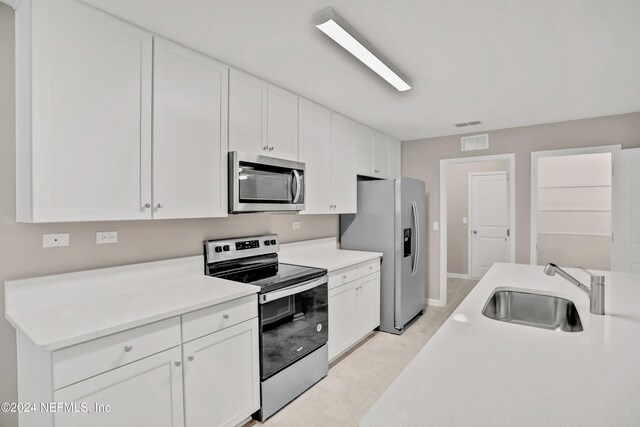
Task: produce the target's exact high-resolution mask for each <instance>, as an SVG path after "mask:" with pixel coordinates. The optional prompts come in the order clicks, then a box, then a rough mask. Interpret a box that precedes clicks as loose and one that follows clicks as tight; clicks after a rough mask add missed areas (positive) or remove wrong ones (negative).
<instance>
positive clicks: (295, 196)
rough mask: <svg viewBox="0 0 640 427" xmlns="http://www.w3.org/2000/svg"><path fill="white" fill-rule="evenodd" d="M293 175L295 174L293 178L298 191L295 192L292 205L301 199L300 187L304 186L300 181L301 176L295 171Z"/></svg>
mask: <svg viewBox="0 0 640 427" xmlns="http://www.w3.org/2000/svg"><path fill="white" fill-rule="evenodd" d="M292 173H293V177H294V178H295V179H296V191H295V195H294V196H293V202H292V203H298V199H299V198H300V187H301V185H302V182H301V181H300V174H299V173H298V171H297V170H295V169H294V170H293V171H292ZM292 185H293V183H292Z"/></svg>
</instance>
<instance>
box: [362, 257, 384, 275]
mask: <svg viewBox="0 0 640 427" xmlns="http://www.w3.org/2000/svg"><path fill="white" fill-rule="evenodd" d="M378 271H380V258H376V259H374V260H373V261H367V262H363V263H362V264H358V272H359V273H360V277H364V276H368V275H369V274H373V273H376V272H378Z"/></svg>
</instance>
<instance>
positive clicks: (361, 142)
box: [356, 124, 376, 176]
mask: <svg viewBox="0 0 640 427" xmlns="http://www.w3.org/2000/svg"><path fill="white" fill-rule="evenodd" d="M375 135H376V133H375V131H374V130H373V129H369V128H368V127H366V126H363V125H361V124H358V125H357V128H356V173H357V174H358V175H364V176H371V175H373V142H374V139H375Z"/></svg>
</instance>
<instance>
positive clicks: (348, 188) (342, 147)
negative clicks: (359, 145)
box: [331, 113, 358, 213]
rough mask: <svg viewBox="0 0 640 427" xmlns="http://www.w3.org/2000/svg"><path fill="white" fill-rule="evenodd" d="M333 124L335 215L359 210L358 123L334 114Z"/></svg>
mask: <svg viewBox="0 0 640 427" xmlns="http://www.w3.org/2000/svg"><path fill="white" fill-rule="evenodd" d="M331 117H332V124H331V126H332V127H331V199H332V201H333V208H332V211H333V212H334V213H355V212H356V210H357V193H358V188H357V177H356V171H355V140H356V123H355V122H354V121H353V120H350V119H348V118H346V117H343V116H341V115H339V114H336V113H332V115H331Z"/></svg>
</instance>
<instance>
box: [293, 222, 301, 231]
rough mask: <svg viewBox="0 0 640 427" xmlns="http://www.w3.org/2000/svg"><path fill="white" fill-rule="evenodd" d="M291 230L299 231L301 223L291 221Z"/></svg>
mask: <svg viewBox="0 0 640 427" xmlns="http://www.w3.org/2000/svg"><path fill="white" fill-rule="evenodd" d="M291 229H292V230H299V229H300V221H291Z"/></svg>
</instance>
